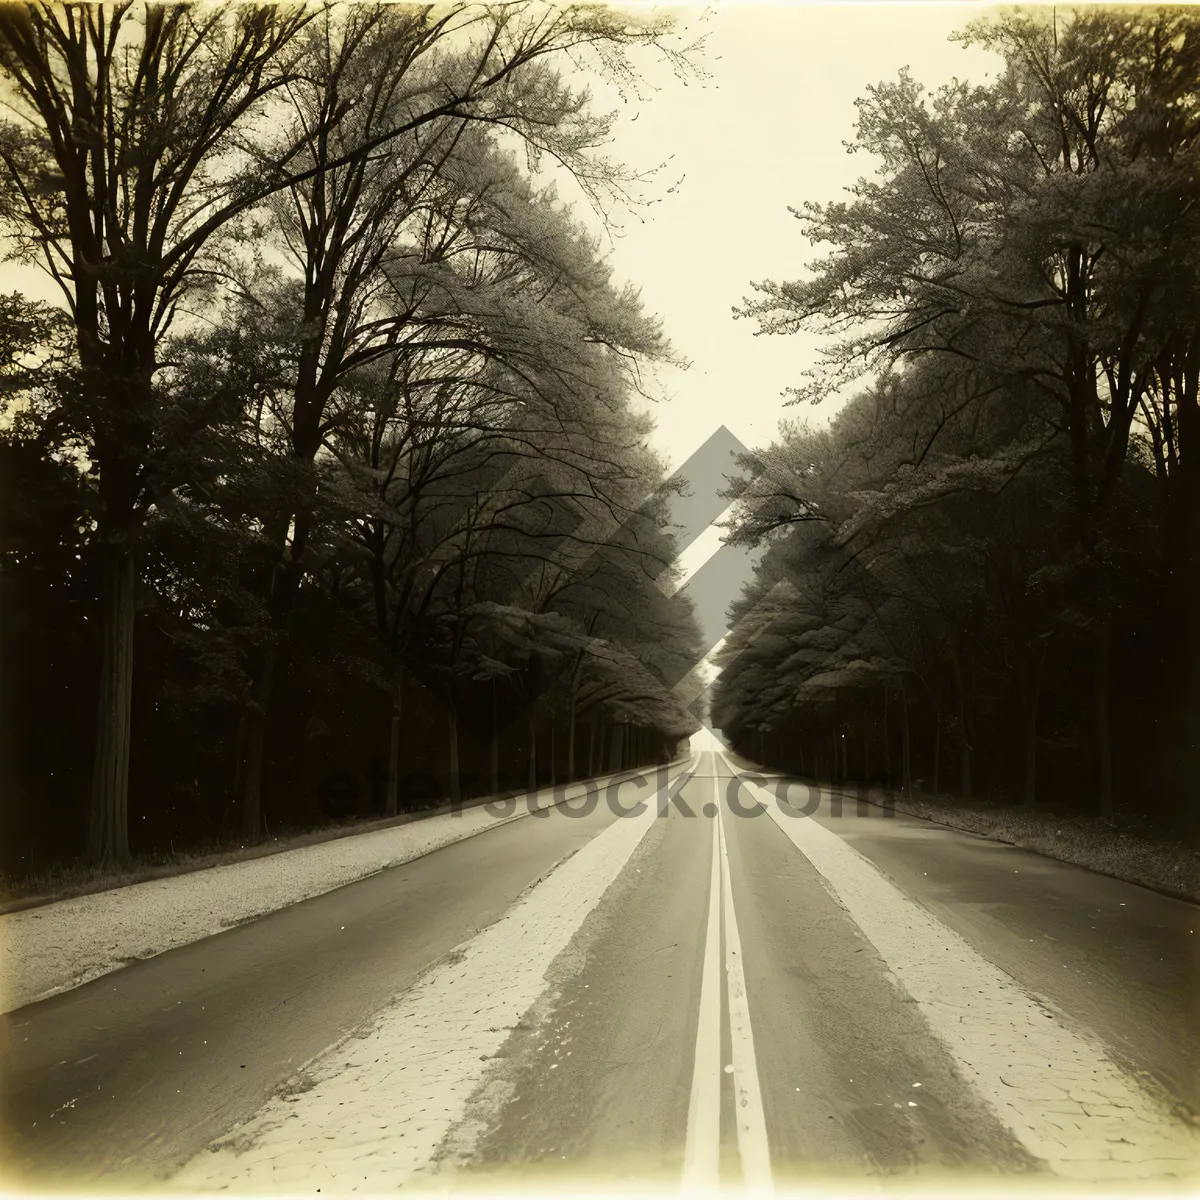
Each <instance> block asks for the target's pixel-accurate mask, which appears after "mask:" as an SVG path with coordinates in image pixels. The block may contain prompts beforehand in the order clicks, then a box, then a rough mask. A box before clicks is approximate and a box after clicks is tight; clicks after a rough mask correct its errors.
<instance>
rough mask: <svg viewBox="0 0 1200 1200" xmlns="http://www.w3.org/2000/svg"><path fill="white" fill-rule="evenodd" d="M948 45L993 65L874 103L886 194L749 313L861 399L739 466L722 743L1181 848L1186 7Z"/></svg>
mask: <svg viewBox="0 0 1200 1200" xmlns="http://www.w3.org/2000/svg"><path fill="white" fill-rule="evenodd" d="M960 40H961V41H962V42H963V43H964V44H967V45H973V46H982V47H984V48H986V49H988V50H990V51H993V52H994V53H995V54H996V55H998V56H999V58H1000V59H1001V60H1002V69H1001V70H1000V71H999V72H998V73H996V74H993V75H992V76H991V78H990V81H987V82H982V83H980V82H975V83H971V82H968V81H958V80H956V81H955V82H953V83H952V84H950V85H947V86H944V87H940V88H938V89H936V90H934V91H928V90H927V89H925V88H924V87H922V85H921V84H920V83H919V82H918V81H917V80H916V79H914V78H912V77H911V75H910V74H909V73H908V72H906V71H903V72H901V73H900V74H899V76H898V78H896V79H894V80H893V81H891V82H886V83H881V84H879V85H878V86H875V87H872V88H869V89H868V90H867V91H866V92H865V95H864V96H863V97H862V99H861V100H860V101H859V102H858V116H857V125H856V137H855V140H854V142H853V144H852V145H850V146H849V147H848V149H850V150H851V151H852V152H855V153H861V154H862V155H863V156H864V158H866V157H868V156H869V157H870V158H871V160H872V161H873V162H874V163H875V164H876V166H877V170H876V173H875V174H874V175H873V176H871V177H863V178H861V179H860V181H859V183H858V184H857V186H856V187H855V188H854V189H853V190H852V194H851V196H850V197H849V198H848V199H847V200H845V201H841V202H833V203H819V202H815V201H810V202H809V203H806V204H804V205H803V206H802V207H800V208H798V209H796V210H794V215H795V217H796V219H797V220H798V222H799V225H800V229H801V231H802V233H803V236H804V238H806V239H807V240H808V242H809V243H811V244H812V245H814V246H817V247H820V248H821V254H820V256H819V257H817V258H815V259H814V260H813V261H811V262H810V263H809V264H808V267H807V272H806V274H805V275H804V276H803V277H802V278H800V279H797V280H794V281H787V282H766V283H760V284H756V285H754V290H753V293H752V295H751V296H750V298H749V299H747V300H746V301H744V303H743V304H742V306H741V307H740V309H738V310H737V315H738V316H739V317H741V318H744V319H748V320H750V321H752V322H756V323H757V324H756V328H757V329H758V330H759V331H760V332H761V333H762V334H764V335H789V334H794V333H796V332H798V331H802V330H803V331H809V332H815V333H818V334H821V335H823V336H824V342H823V344H824V346H825V350H824V353H823V356H822V358H821V361H820V362H818V363H817V365H816V366H815V367H814V368H813V369H812V371H810V373H809V375H808V376H807V378H805V379H803V380H800V381H799V382H798V386H797V387H796V389H795V392H794V397H793V399H794V401H795V402H796V403H806V402H808V401H812V402H819V401H821V400H823V399H825V398H826V397H828V396H830V395H833V394H837V393H838V392H839V390H841V389H845V392H846V394H848V395H849V396H850V399H849V400H848V402H847V403H846V404H845V406H844V407H843V408H841V409H840V411H839V412H838V413H837V415H836V417H835V418H834V419H833V420H832V421H831V422H830V423H828V424H827V425H817V424H814V423H811V422H802V421H796V422H792V423H787V424H786V425H785V426H784V427H783V428H782V429H781V431H780V435H779V437H778V438H777V439H776V440H775V441H774V442H773V443H772V444H771V445H769V446H765V447H762V448H761V449H759V450H758V451H756V452H754V453H753V454H750V455H748V456H745V458H744V460H743V461H742V462H741V463H739V470H738V471H737V472H735V473H734V474H733V475H732V476H731V489H730V492H729V494H730V496H731V498H732V499H733V500H734V501H735V506H734V510H733V517H732V520H731V521H730V523H729V536H730V537H731V538H732V539H733V540H735V541H741V542H744V543H746V544H750V545H763V546H765V552H764V554H763V558H762V559H761V562H760V565H759V567H758V569H757V571H756V574H755V578H754V579H753V581H752V582H751V583H750V584H749V585H748V586H747V588H746V589H745V592H744V595H743V596H742V598H741V600H740V601H739V602H738V604H737V605H736V606H735V611H734V612H733V614H732V618H733V619H732V630H731V634H730V636H729V638H728V640H727V642H726V644H725V646H724V647H723V650H722V654H721V664H722V668H723V669H722V673H721V675H720V677H719V680H718V684H717V688H716V695H715V698H714V710H713V711H714V723H715V724H716V725H718V726H721V727H723V729H724V730H725V732H726V734H727V735H729V736H730V737H731V738H732V741H733V744H734V746H735V747H737V748H738V749H740V750H741V751H742V752H743V753H745V754H747V755H748V756H750V757H751V758H755V759H757V760H759V761H762V762H766V763H768V764H771V765H774V766H777V767H781V768H783V769H786V770H790V771H794V772H798V773H800V774H802V775H807V776H809V777H816V778H820V779H825V780H835V781H836V780H846V781H860V780H870V781H877V782H878V781H883V782H886V783H888V784H890V785H891V786H893V787H894V788H909V789H918V790H921V791H924V792H926V793H928V792H934V793H938V792H940V793H949V794H954V795H957V796H959V797H962V798H966V799H973V800H974V802H976V803H984V804H1006V803H1011V804H1024V805H1030V806H1045V807H1047V808H1050V809H1058V810H1061V811H1074V812H1079V813H1087V814H1093V815H1096V816H1099V817H1102V818H1108V819H1112V820H1124V821H1126V822H1128V821H1136V822H1145V823H1147V824H1148V825H1154V826H1162V827H1164V828H1170V829H1173V830H1175V831H1183V832H1190V833H1191V834H1193V835H1194V834H1195V833H1196V831H1197V815H1198V814H1197V808H1198V806H1197V803H1196V801H1197V788H1198V787H1200V605H1198V604H1197V597H1198V596H1200V395H1198V384H1200V290H1198V284H1200V141H1198V138H1197V134H1198V133H1200V19H1198V18H1197V16H1196V15H1195V14H1194V13H1193V12H1192V11H1191V10H1189V9H1186V8H1168V9H1150V8H1141V7H1138V8H1130V9H1128V10H1120V9H1118V10H1100V9H1080V10H1076V11H1073V12H1071V13H1068V14H1067V15H1065V16H1064V14H1063V13H1062V12H1061V11H1059V10H1054V9H1050V8H1040V9H1029V10H1024V11H1013V12H1008V13H1005V14H1002V15H997V16H985V17H982V18H980V19H978V20H977V21H975V22H974V23H973V24H971V25H969V26H968V27H967V28H966V29H965V31H964V32H963V33H962V34H961V35H960Z"/></svg>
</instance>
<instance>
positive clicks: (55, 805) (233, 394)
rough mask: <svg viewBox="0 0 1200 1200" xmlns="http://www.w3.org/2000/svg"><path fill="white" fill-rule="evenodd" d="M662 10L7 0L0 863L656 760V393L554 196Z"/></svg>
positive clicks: (111, 859)
mask: <svg viewBox="0 0 1200 1200" xmlns="http://www.w3.org/2000/svg"><path fill="white" fill-rule="evenodd" d="M672 29H673V26H672V24H671V22H670V21H669V20H665V19H660V18H658V17H656V16H649V15H647V16H628V15H622V14H620V13H618V12H616V11H615V10H609V9H606V8H602V7H601V8H591V7H581V8H564V9H549V8H545V7H542V6H538V5H534V4H526V3H524V2H519V3H515V4H507V5H503V6H492V7H489V6H479V5H472V4H463V3H451V4H447V5H442V6H438V7H436V8H435V7H433V6H416V5H412V6H409V5H381V6H367V5H341V6H335V5H324V4H313V5H306V6H296V5H290V6H280V7H274V6H265V5H227V6H225V5H221V6H193V5H184V4H161V5H153V4H151V5H136V6H135V5H131V4H126V3H120V4H115V5H106V6H103V7H101V6H90V5H89V6H69V7H68V6H58V5H53V4H45V5H39V4H32V5H28V6H16V5H12V6H5V7H3V8H2V9H0V77H2V78H3V85H4V87H5V89H6V93H7V96H8V100H9V102H8V109H7V116H6V117H5V119H4V121H3V123H0V167H2V170H0V226H2V233H3V236H4V238H5V248H6V251H7V253H8V255H9V256H10V260H14V261H18V262H22V263H24V264H26V265H33V266H36V267H39V268H41V270H42V272H43V274H44V278H45V279H46V281H47V282H48V284H49V285H50V286H51V287H52V288H53V289H54V296H55V299H54V301H53V302H50V301H47V300H45V299H38V298H32V297H30V296H27V295H24V294H22V293H21V292H11V291H9V290H8V289H0V290H3V291H5V292H6V293H7V294H5V295H4V296H3V297H2V298H0V495H2V506H3V507H2V522H3V523H2V539H3V540H2V546H0V549H2V553H3V573H2V575H0V587H2V594H0V611H2V613H3V623H2V626H0V650H2V656H3V658H2V661H3V674H4V686H3V712H2V713H0V729H2V731H3V733H2V738H3V741H2V745H0V757H2V764H3V765H2V770H0V778H2V779H3V798H2V800H0V804H2V806H3V808H2V811H3V825H4V832H3V837H2V845H3V861H2V862H0V868H2V869H3V871H4V872H5V873H6V874H7V875H10V876H20V875H21V874H22V873H26V872H29V871H32V870H34V869H40V868H45V867H46V866H47V865H52V864H57V863H69V862H72V861H84V862H91V863H95V864H101V865H111V866H120V865H122V864H126V863H128V862H130V861H131V860H134V859H136V858H137V857H138V856H140V855H146V854H151V853H156V852H159V851H162V850H164V849H166V848H168V847H169V848H171V849H172V850H177V849H179V848H181V847H188V846H203V845H210V844H223V843H231V842H232V841H237V842H239V843H240V844H246V843H249V842H253V841H255V840H260V839H262V838H265V837H267V836H275V835H278V834H279V833H280V832H281V831H287V830H290V829H304V828H312V827H316V826H319V825H321V824H322V823H328V822H331V821H338V820H343V819H347V818H353V817H361V816H368V815H375V816H387V815H393V814H397V813H403V812H404V811H406V810H409V809H413V808H420V807H425V806H428V805H430V804H433V803H437V802H439V801H445V800H449V801H451V802H456V801H462V800H464V799H466V798H468V797H471V796H481V795H487V794H496V793H497V792H500V791H503V790H505V789H518V788H519V789H524V788H526V787H529V788H532V787H536V786H545V785H547V784H551V783H556V782H561V781H564V780H567V779H571V778H577V777H580V776H583V775H586V774H588V773H589V772H597V773H602V772H606V771H612V770H619V769H623V768H627V767H633V766H637V765H642V764H649V763H655V762H665V761H668V760H669V759H670V758H672V757H674V755H675V752H676V749H677V747H678V744H679V743H680V741H681V740H682V739H685V738H686V737H687V736H688V735H689V734H690V733H691V732H692V731H693V730H694V729H695V728H697V722H696V719H695V717H694V716H693V715H692V714H691V713H690V712H689V711H687V709H686V707H685V706H684V704H683V703H682V702H681V701H680V700H679V698H678V697H677V696H676V694H675V692H674V688H675V684H676V683H677V682H678V681H679V680H680V679H681V678H682V677H683V676H684V675H685V674H686V673H687V672H688V671H689V670H690V669H691V667H692V666H693V664H694V663H695V661H696V659H697V658H698V657H699V651H698V650H697V646H698V643H699V641H700V634H699V629H698V626H697V622H696V619H695V616H694V614H693V612H692V609H691V606H690V603H689V601H688V600H687V599H686V597H684V596H682V595H679V594H674V595H672V594H671V591H672V589H670V588H664V587H663V586H661V585H662V580H663V579H664V578H670V577H671V573H672V571H673V570H674V569H675V568H674V567H673V565H672V564H673V562H674V559H675V554H676V550H675V544H674V541H673V536H672V529H671V524H670V498H671V493H672V489H673V488H678V486H679V483H678V481H672V480H670V479H668V477H667V472H666V470H665V467H664V464H663V462H661V461H660V460H659V458H658V457H657V456H656V454H655V453H654V452H653V451H652V450H651V449H650V448H649V443H648V435H649V432H650V429H651V426H650V423H649V419H648V417H647V416H646V415H645V413H646V411H647V406H646V405H645V404H643V403H641V400H642V397H643V391H644V388H645V386H646V382H645V381H646V378H647V372H648V371H649V370H650V368H651V367H652V366H653V364H655V363H657V362H665V361H674V360H675V357H676V356H675V355H674V352H673V351H672V349H671V347H670V345H669V343H668V341H667V339H666V337H665V335H664V333H663V330H662V329H661V327H660V325H659V323H658V321H657V320H656V319H655V318H653V317H652V316H650V315H648V314H647V313H646V312H644V311H643V309H642V306H641V303H640V300H639V297H638V294H637V292H636V290H635V289H633V288H631V287H627V286H624V285H620V284H618V283H617V282H616V281H614V279H613V278H612V273H611V270H610V268H609V266H608V265H607V264H606V262H605V259H604V255H603V254H602V252H601V247H600V243H599V240H598V239H597V237H596V236H595V235H594V234H592V233H589V232H588V229H587V227H586V226H585V225H584V224H582V223H581V222H580V221H579V220H578V218H577V217H576V216H575V215H573V211H572V208H571V206H569V205H568V204H566V203H565V202H564V201H563V200H561V199H560V198H559V196H558V193H557V192H556V190H555V186H554V178H552V177H551V176H552V172H550V171H549V168H551V167H552V168H553V170H554V172H557V176H556V178H557V179H558V180H560V181H561V180H563V179H565V180H567V181H569V182H570V184H571V186H572V187H573V188H574V189H575V191H576V193H577V194H578V195H579V196H581V197H583V202H584V203H589V202H590V203H593V204H594V205H596V206H597V208H598V209H601V210H604V209H605V208H606V206H612V205H615V204H619V203H636V202H637V195H638V193H639V189H640V188H641V187H642V186H643V184H644V183H645V182H646V181H645V179H644V177H643V176H642V175H639V174H638V173H637V172H636V171H634V170H632V169H630V168H627V167H625V166H624V165H623V164H621V163H619V162H616V161H613V160H612V159H611V158H609V157H607V153H606V150H605V147H606V144H607V142H608V139H609V134H610V124H611V122H610V119H609V118H608V117H607V116H606V115H605V114H604V113H603V112H601V111H600V109H599V108H598V106H597V105H596V104H595V103H594V102H593V101H592V99H591V98H590V96H589V94H588V92H587V90H586V89H585V88H584V87H583V86H582V85H581V84H579V83H578V82H577V78H576V76H577V73H578V72H579V71H580V69H581V68H586V71H587V72H590V73H591V75H590V76H589V77H591V78H603V79H604V80H606V81H607V83H608V85H609V86H611V87H612V88H614V89H617V90H618V91H619V90H621V89H628V88H635V87H636V86H637V80H638V77H639V76H638V70H639V67H638V64H639V62H641V61H645V60H647V56H649V58H650V59H653V60H654V61H658V62H662V61H665V62H667V63H668V64H669V66H671V67H672V68H674V69H675V70H677V71H680V72H686V71H687V70H688V69H689V66H688V63H689V60H688V56H687V48H686V47H682V46H681V45H680V42H679V38H678V37H677V36H676V35H674V34H673V32H672Z"/></svg>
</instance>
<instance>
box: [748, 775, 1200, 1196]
mask: <svg viewBox="0 0 1200 1200" xmlns="http://www.w3.org/2000/svg"><path fill="white" fill-rule="evenodd" d="M743 786H745V787H747V788H750V789H751V790H752V792H753V793H754V794H755V795H756V796H757V798H758V799H760V800H761V801H762V802H763V803H764V804H765V805H766V808H767V811H768V812H769V813H770V814H771V818H772V820H774V821H775V823H776V824H777V825H778V826H779V827H780V829H782V830H783V832H784V833H785V834H786V835H787V837H788V838H789V839H790V840H791V842H792V844H793V845H795V846H796V848H797V849H798V850H799V851H800V852H801V853H802V854H803V855H804V856H805V858H807V859H808V860H809V862H811V863H812V865H813V866H814V867H815V868H816V870H817V872H818V873H819V874H820V875H821V877H822V878H823V879H824V880H825V881H826V883H827V885H828V886H829V889H830V891H831V892H832V894H833V895H834V897H835V898H836V899H837V900H838V901H839V902H840V903H841V904H842V906H843V907H844V908H845V909H846V910H847V912H848V913H849V915H850V917H851V919H852V920H853V921H854V922H855V924H856V925H858V927H859V929H861V930H862V932H863V933H864V934H865V935H866V937H867V939H868V940H869V941H870V942H871V944H872V945H873V946H874V947H875V948H876V950H878V951H879V953H880V955H881V956H882V957H883V959H884V961H885V962H886V964H887V966H888V967H889V969H890V970H891V971H892V973H893V974H894V976H895V978H896V979H897V980H898V982H899V983H900V985H901V986H902V987H903V988H904V990H905V991H906V992H907V993H908V994H909V996H911V997H912V999H913V1000H914V1001H915V1002H916V1004H917V1006H918V1007H919V1008H920V1010H921V1012H922V1014H923V1015H924V1017H925V1019H926V1020H927V1021H928V1023H929V1025H930V1027H931V1028H932V1030H933V1032H934V1033H935V1034H936V1036H937V1037H938V1038H939V1039H940V1040H941V1042H942V1043H943V1044H944V1045H945V1047H946V1048H947V1050H948V1051H949V1053H950V1054H951V1056H952V1057H953V1058H954V1060H955V1062H956V1064H957V1065H958V1067H959V1068H960V1070H961V1072H962V1074H963V1077H964V1078H965V1079H967V1080H968V1081H969V1082H970V1083H971V1084H972V1085H973V1086H974V1088H975V1090H976V1092H977V1093H978V1094H979V1096H980V1097H981V1098H982V1099H983V1100H984V1101H985V1103H987V1104H989V1105H990V1107H991V1108H992V1109H993V1110H994V1111H995V1112H996V1114H997V1116H998V1117H999V1119H1000V1120H1001V1122H1002V1123H1003V1124H1004V1125H1005V1126H1006V1127H1007V1128H1008V1129H1009V1130H1010V1131H1011V1132H1012V1134H1013V1135H1014V1136H1015V1137H1016V1138H1017V1140H1018V1141H1020V1143H1021V1144H1022V1145H1023V1146H1025V1148H1026V1149H1027V1150H1029V1151H1030V1153H1032V1154H1034V1155H1035V1156H1036V1157H1038V1158H1040V1159H1042V1160H1044V1161H1045V1162H1046V1163H1047V1164H1048V1165H1049V1166H1050V1168H1051V1169H1052V1170H1053V1171H1055V1172H1056V1173H1057V1174H1059V1175H1062V1176H1066V1177H1069V1178H1073V1179H1080V1180H1084V1179H1086V1180H1110V1179H1151V1178H1160V1177H1162V1176H1165V1175H1172V1174H1174V1175H1180V1176H1185V1177H1193V1176H1194V1172H1195V1169H1196V1164H1197V1163H1198V1162H1200V1136H1198V1135H1197V1134H1196V1132H1195V1131H1193V1130H1191V1129H1189V1128H1188V1127H1187V1126H1186V1125H1184V1124H1183V1123H1182V1122H1180V1121H1177V1120H1175V1119H1173V1118H1172V1117H1171V1116H1170V1115H1169V1114H1168V1113H1166V1112H1164V1111H1162V1110H1161V1109H1160V1108H1159V1106H1158V1105H1157V1104H1156V1103H1155V1102H1154V1100H1153V1099H1152V1098H1151V1097H1150V1096H1149V1095H1148V1094H1147V1093H1146V1092H1144V1091H1143V1090H1142V1089H1141V1088H1140V1087H1139V1086H1138V1085H1137V1084H1136V1083H1135V1082H1134V1081H1133V1080H1132V1079H1130V1078H1129V1077H1128V1076H1127V1075H1125V1073H1124V1072H1123V1071H1121V1070H1120V1069H1119V1068H1118V1067H1117V1066H1116V1065H1115V1064H1114V1063H1113V1062H1112V1060H1111V1059H1109V1057H1108V1056H1107V1054H1106V1052H1105V1050H1104V1047H1103V1046H1102V1044H1101V1043H1100V1042H1099V1040H1098V1039H1096V1038H1095V1037H1094V1036H1093V1035H1091V1034H1090V1033H1087V1032H1086V1031H1082V1030H1075V1029H1072V1028H1071V1027H1070V1026H1069V1025H1068V1024H1067V1022H1066V1021H1064V1020H1062V1019H1060V1016H1059V1014H1058V1013H1057V1012H1055V1010H1054V1009H1053V1008H1052V1006H1050V1005H1049V1004H1048V1003H1047V1002H1046V1001H1045V1000H1042V999H1040V998H1038V997H1036V996H1034V995H1032V994H1031V993H1029V992H1027V991H1026V990H1025V989H1024V988H1022V987H1021V986H1020V985H1019V984H1018V983H1017V982H1016V981H1015V980H1014V979H1013V978H1012V977H1011V976H1009V975H1007V974H1006V973H1005V972H1003V971H1001V970H1000V969H999V968H998V967H996V966H994V965H993V964H992V963H990V962H989V961H988V960H987V959H985V958H984V957H983V956H982V955H980V954H979V953H978V952H977V951H976V950H975V949H974V948H973V947H972V946H971V945H970V944H969V943H968V942H967V941H966V940H965V939H964V938H962V937H960V936H959V935H958V934H957V933H955V932H954V931H953V930H951V929H950V928H948V927H947V926H946V925H944V924H943V923H942V922H941V921H939V920H937V919H936V918H935V917H934V916H932V914H930V913H929V912H927V911H926V910H925V909H924V908H923V907H922V906H921V905H919V904H917V903H916V902H915V901H913V900H910V899H909V898H908V897H907V896H906V895H904V893H903V892H901V891H900V890H899V889H898V888H897V887H895V885H893V884H892V883H890V882H889V881H888V880H887V879H885V878H884V877H883V875H882V874H881V873H880V872H879V870H878V869H877V868H876V867H875V866H874V865H873V864H872V863H871V862H870V861H868V860H867V859H866V858H864V857H863V856H862V855H861V854H859V853H858V851H857V850H855V849H853V847H851V846H850V845H848V844H847V843H846V842H845V841H843V840H842V839H841V838H840V837H838V836H837V835H836V834H835V833H833V832H831V831H830V830H828V829H826V828H825V827H824V826H823V825H821V824H819V823H818V822H817V821H814V820H812V819H811V818H806V817H799V816H785V815H784V814H782V813H781V812H780V811H779V805H778V803H777V802H776V799H775V797H774V796H773V795H772V794H771V793H770V791H769V790H768V789H766V788H763V787H761V786H759V785H758V784H754V783H750V782H749V781H746V782H744V784H743Z"/></svg>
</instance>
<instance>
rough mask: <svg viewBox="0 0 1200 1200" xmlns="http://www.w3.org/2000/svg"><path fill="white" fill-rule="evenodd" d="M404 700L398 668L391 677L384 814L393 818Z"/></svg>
mask: <svg viewBox="0 0 1200 1200" xmlns="http://www.w3.org/2000/svg"><path fill="white" fill-rule="evenodd" d="M403 699H404V676H403V674H402V672H401V671H400V669H399V668H397V669H396V671H395V672H394V673H393V675H392V719H391V722H390V727H389V730H388V768H387V769H388V782H387V801H386V803H385V805H384V812H385V813H386V814H387V815H388V816H389V817H394V816H395V815H396V814H397V813H398V812H399V811H400V716H401V703H402V701H403Z"/></svg>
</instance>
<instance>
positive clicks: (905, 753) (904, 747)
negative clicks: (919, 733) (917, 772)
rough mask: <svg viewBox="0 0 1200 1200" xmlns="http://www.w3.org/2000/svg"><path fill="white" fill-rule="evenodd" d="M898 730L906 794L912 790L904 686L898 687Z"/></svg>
mask: <svg viewBox="0 0 1200 1200" xmlns="http://www.w3.org/2000/svg"><path fill="white" fill-rule="evenodd" d="M900 730H901V738H902V742H901V763H902V767H903V771H904V783H903V787H904V790H905V791H906V792H908V791H911V790H912V744H911V742H910V739H909V732H908V693H907V692H905V690H904V685H903V684H901V685H900Z"/></svg>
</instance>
